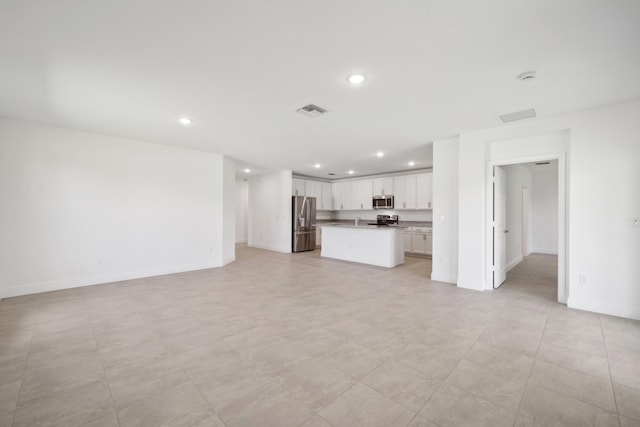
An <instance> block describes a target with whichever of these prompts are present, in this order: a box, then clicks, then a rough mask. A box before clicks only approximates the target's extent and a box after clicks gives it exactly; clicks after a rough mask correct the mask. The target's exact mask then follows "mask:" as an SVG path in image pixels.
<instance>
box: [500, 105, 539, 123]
mask: <svg viewBox="0 0 640 427" xmlns="http://www.w3.org/2000/svg"><path fill="white" fill-rule="evenodd" d="M534 117H537V115H536V110H535V109H534V108H529V109H528V110H522V111H516V112H515V113H509V114H503V115H501V116H498V119H499V120H500V122H501V123H509V122H515V121H518V120H524V119H532V118H534Z"/></svg>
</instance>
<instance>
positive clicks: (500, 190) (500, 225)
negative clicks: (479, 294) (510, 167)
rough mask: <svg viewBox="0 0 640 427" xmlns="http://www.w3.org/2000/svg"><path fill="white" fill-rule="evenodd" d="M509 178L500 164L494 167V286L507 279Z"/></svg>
mask: <svg viewBox="0 0 640 427" xmlns="http://www.w3.org/2000/svg"><path fill="white" fill-rule="evenodd" d="M506 221H507V179H506V173H505V170H504V169H503V168H501V167H500V166H495V167H494V168H493V287H494V289H495V288H498V287H500V285H502V284H503V283H504V281H505V280H507V233H508V232H509V230H507V224H506Z"/></svg>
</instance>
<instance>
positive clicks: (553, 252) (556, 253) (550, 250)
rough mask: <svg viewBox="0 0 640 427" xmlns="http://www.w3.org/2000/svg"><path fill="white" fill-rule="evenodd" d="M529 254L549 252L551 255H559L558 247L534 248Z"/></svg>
mask: <svg viewBox="0 0 640 427" xmlns="http://www.w3.org/2000/svg"><path fill="white" fill-rule="evenodd" d="M529 254H549V255H558V250H557V249H547V248H533V249H531V252H529Z"/></svg>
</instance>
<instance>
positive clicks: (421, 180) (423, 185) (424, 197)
mask: <svg viewBox="0 0 640 427" xmlns="http://www.w3.org/2000/svg"><path fill="white" fill-rule="evenodd" d="M432 177H433V173H431V172H429V173H420V174H418V175H416V209H433V203H432V195H431V180H432Z"/></svg>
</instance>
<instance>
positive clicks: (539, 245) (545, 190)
mask: <svg viewBox="0 0 640 427" xmlns="http://www.w3.org/2000/svg"><path fill="white" fill-rule="evenodd" d="M530 237H531V238H530V241H529V243H530V251H531V252H536V253H542V254H557V253H558V171H557V169H556V170H547V171H544V172H536V169H534V171H533V174H532V184H531V234H530Z"/></svg>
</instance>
